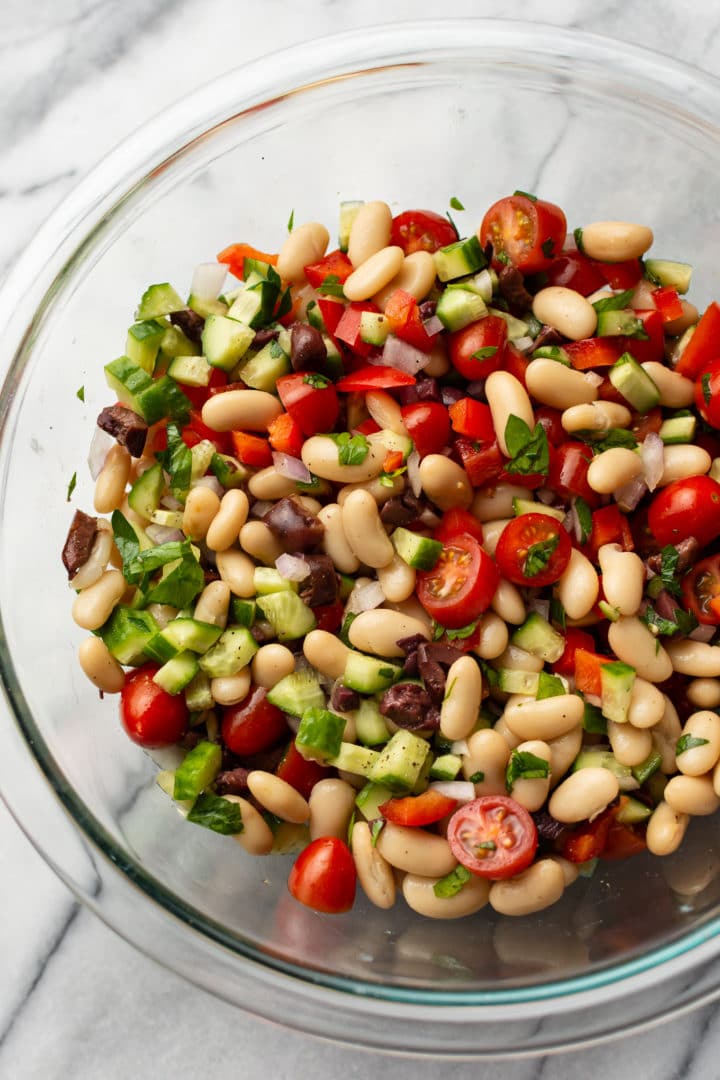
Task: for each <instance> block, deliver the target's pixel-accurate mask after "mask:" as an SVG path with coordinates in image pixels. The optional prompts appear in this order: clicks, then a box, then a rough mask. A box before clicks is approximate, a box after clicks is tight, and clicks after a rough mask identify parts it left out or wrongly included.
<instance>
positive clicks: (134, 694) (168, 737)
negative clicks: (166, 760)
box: [120, 664, 189, 749]
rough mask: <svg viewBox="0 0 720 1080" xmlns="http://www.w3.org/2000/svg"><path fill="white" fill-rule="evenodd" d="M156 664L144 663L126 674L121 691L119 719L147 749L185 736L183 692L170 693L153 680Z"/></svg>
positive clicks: (186, 711) (169, 744) (174, 741)
mask: <svg viewBox="0 0 720 1080" xmlns="http://www.w3.org/2000/svg"><path fill="white" fill-rule="evenodd" d="M159 670H160V669H159V667H158V665H157V664H143V666H142V667H139V668H136V669H135V671H132V672H130V674H129V675H127V676H126V679H125V685H124V687H123V688H122V691H121V693H120V720H121V721H122V725H123V727H124V728H125V730H126V731H127V733H128V735H129V736H130V738H131V739H132V740H133V742H136V743H139V744H140V746H145V747H147V748H148V749H152V748H153V747H158V746H171V745H172V744H173V743H176V742H177V741H178V740H179V739H181V738H182V737H183V735H184V734H185V731H186V729H187V724H188V716H189V714H188V710H187V706H186V704H185V698H184V696H183V695H182V694H177V695H175V694H168V693H167V691H166V690H163V689H162V687H161V686H158V685H157V683H154V682H153V675H154V674H155V673H156V672H157V671H159Z"/></svg>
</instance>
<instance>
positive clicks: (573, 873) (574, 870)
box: [548, 855, 580, 889]
mask: <svg viewBox="0 0 720 1080" xmlns="http://www.w3.org/2000/svg"><path fill="white" fill-rule="evenodd" d="M548 858H549V859H551V860H552V862H554V863H557V864H558V866H559V867H560V869H561V870H562V872H563V879H564V881H565V888H566V889H567V888H568V886H569V885H574V884H575V882H576V881H577V879H578V878H579V876H580V871H579V870H578V864H577V863H572V862H570V860H569V859H564V858H563V857H562V855H549V856H548Z"/></svg>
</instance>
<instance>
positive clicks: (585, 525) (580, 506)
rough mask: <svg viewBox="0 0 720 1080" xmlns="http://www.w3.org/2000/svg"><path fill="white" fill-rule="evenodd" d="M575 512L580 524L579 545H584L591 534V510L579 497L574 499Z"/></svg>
mask: <svg viewBox="0 0 720 1080" xmlns="http://www.w3.org/2000/svg"><path fill="white" fill-rule="evenodd" d="M575 512H576V514H577V516H578V521H579V522H580V532H581V534H582V535H581V537H580V543H581V544H584V543H585V542H586V541H587V539H588V538H589V536H590V533H591V532H592V510H591V509H590V507H589V506H588V504H587V503H586V502H585V500H584V499H583V498H582V497H581V496H580V495H578V497H577V498H576V499H575Z"/></svg>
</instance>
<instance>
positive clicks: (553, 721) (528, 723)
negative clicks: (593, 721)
mask: <svg viewBox="0 0 720 1080" xmlns="http://www.w3.org/2000/svg"><path fill="white" fill-rule="evenodd" d="M582 718H583V702H582V699H581V698H579V697H578V696H577V695H576V694H558V695H557V696H556V697H551V698H542V699H541V700H540V701H536V700H535V699H533V698H528V699H527V700H526V701H524V702H520V703H518V704H516V705H508V706H507V707H506V708H505V720H506V721H507V725H508V727H509V728H510V730H511V731H514V732H515V734H516V735H520V736H521V737H522V738H523V739H542V740H543V742H547V741H548V739H556V738H557V737H558V736H559V735H564V734H565V733H566V732H568V731H571V730H572V729H573V728H575V727H577V726H578V724H580V723H581V722H582Z"/></svg>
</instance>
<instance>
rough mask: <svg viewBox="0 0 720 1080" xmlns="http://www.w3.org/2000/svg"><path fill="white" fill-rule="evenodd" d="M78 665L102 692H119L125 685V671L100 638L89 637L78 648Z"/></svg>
mask: <svg viewBox="0 0 720 1080" xmlns="http://www.w3.org/2000/svg"><path fill="white" fill-rule="evenodd" d="M78 660H79V661H80V667H81V668H82V669H83V671H84V673H85V674H86V675H87V677H88V679H89V680H90V682H91V683H94V684H95V686H97V688H98V690H101V691H102V692H103V693H104V694H119V693H120V691H121V690H122V688H123V686H124V685H125V672H124V671H123V669H122V668H121V667H120V665H119V664H118V662H117V660H116V659H115V657H114V656H113V655H112V653H111V652H110V650H109V649H108V647H107V645H106V644H105V642H104V641H103V639H102V638H99V637H89V638H85V640H84V641H83V642H82V643H81V645H80V648H79V649H78Z"/></svg>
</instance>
